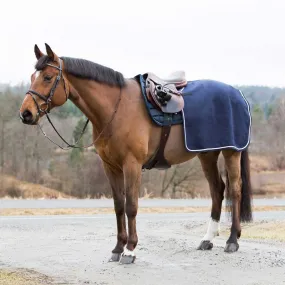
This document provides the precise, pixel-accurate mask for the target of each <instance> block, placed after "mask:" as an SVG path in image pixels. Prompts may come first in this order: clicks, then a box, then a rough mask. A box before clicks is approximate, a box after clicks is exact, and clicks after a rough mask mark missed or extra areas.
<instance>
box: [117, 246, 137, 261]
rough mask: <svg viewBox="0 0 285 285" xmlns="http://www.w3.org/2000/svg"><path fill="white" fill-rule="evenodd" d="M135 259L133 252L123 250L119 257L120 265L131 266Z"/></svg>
mask: <svg viewBox="0 0 285 285" xmlns="http://www.w3.org/2000/svg"><path fill="white" fill-rule="evenodd" d="M135 259H136V256H135V253H134V251H131V250H128V249H125V251H124V252H123V253H122V255H121V259H120V262H119V263H120V264H131V263H134V261H135Z"/></svg>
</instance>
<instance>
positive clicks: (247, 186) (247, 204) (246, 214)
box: [226, 149, 252, 222]
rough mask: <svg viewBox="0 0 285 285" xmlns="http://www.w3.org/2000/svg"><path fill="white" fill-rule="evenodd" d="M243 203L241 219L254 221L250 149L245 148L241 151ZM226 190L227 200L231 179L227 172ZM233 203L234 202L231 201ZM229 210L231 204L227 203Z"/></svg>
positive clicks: (241, 204)
mask: <svg viewBox="0 0 285 285" xmlns="http://www.w3.org/2000/svg"><path fill="white" fill-rule="evenodd" d="M240 166H241V180H242V187H241V203H240V221H241V222H251V221H252V205H251V203H252V188H251V181H250V162H249V156H248V149H246V150H243V151H242V153H241V162H240ZM226 189H227V190H226V191H227V200H228V199H229V200H231V199H230V198H231V197H230V190H229V179H228V173H226ZM230 204H232V203H230ZM227 208H228V210H229V205H227Z"/></svg>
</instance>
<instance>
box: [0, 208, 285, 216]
mask: <svg viewBox="0 0 285 285" xmlns="http://www.w3.org/2000/svg"><path fill="white" fill-rule="evenodd" d="M210 211H211V208H210V207H165V208H163V207H161V208H160V207H158V208H155V207H153V208H144V207H140V208H139V210H138V212H139V214H140V213H153V214H164V213H201V212H210ZM223 211H225V210H224V209H223ZM253 211H254V212H258V211H285V206H276V207H272V206H260V207H254V209H253ZM114 213H115V211H114V209H113V208H65V209H1V210H0V216H48V215H97V214H114Z"/></svg>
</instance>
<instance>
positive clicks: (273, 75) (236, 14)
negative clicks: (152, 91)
mask: <svg viewBox="0 0 285 285" xmlns="http://www.w3.org/2000/svg"><path fill="white" fill-rule="evenodd" d="M0 36H1V42H0V43H1V45H0V51H1V52H0V83H11V84H16V83H19V82H20V81H29V80H30V75H31V73H32V72H33V71H34V63H35V56H34V53H33V48H34V44H35V43H37V44H38V45H39V47H40V48H41V49H42V50H44V43H45V42H47V43H48V44H49V45H50V46H51V47H52V49H53V50H54V51H55V52H56V53H57V54H58V55H61V56H70V57H79V58H85V59H89V60H92V61H94V62H97V63H100V64H103V65H106V66H108V67H111V68H114V69H116V70H118V71H120V72H122V73H123V74H124V75H125V76H126V77H131V76H135V75H136V74H138V73H143V72H147V71H152V72H155V73H157V74H158V75H166V74H167V73H169V72H172V71H174V70H176V69H184V70H185V71H186V74H187V79H188V80H195V79H215V80H220V81H223V82H226V83H229V84H254V85H269V86H285V1H284V0H279V1H276V0H266V1H265V0H234V1H233V0H185V1H183V0H181V1H180V0H171V1H167V0H163V1H161V0H157V1H155V0H152V1H149V0H143V1H137V0H112V1H111V0H101V1H97V0H92V1H91V0H90V1H87V0H76V1H73V0H68V1H66V0H64V1H59V0H46V1H42V0H25V1H23V0H19V1H15V0H7V1H1V8H0Z"/></svg>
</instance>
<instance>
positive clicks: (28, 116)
mask: <svg viewBox="0 0 285 285" xmlns="http://www.w3.org/2000/svg"><path fill="white" fill-rule="evenodd" d="M20 119H21V120H22V122H23V123H24V124H27V125H36V121H37V118H36V119H34V116H33V114H32V112H31V111H29V110H25V111H24V112H22V113H21V112H20Z"/></svg>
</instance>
